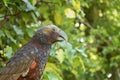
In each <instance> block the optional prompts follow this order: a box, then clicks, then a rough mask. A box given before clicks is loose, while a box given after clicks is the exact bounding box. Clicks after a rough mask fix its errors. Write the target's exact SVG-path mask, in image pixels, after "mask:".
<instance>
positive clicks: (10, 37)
mask: <svg viewBox="0 0 120 80" xmlns="http://www.w3.org/2000/svg"><path fill="white" fill-rule="evenodd" d="M5 34H6V36H7V37H8V38H9V39H10V40H11V41H12V42H14V43H16V40H15V39H14V38H13V37H12V36H11V34H10V32H9V31H7V30H5Z"/></svg>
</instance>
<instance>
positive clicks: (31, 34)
mask: <svg viewBox="0 0 120 80" xmlns="http://www.w3.org/2000/svg"><path fill="white" fill-rule="evenodd" d="M26 31H27V34H28V36H29V37H32V36H33V34H34V30H33V29H32V28H27V29H26Z"/></svg>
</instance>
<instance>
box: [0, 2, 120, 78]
mask: <svg viewBox="0 0 120 80" xmlns="http://www.w3.org/2000/svg"><path fill="white" fill-rule="evenodd" d="M48 24H54V25H56V26H58V27H59V28H60V29H62V30H63V31H64V32H65V33H66V34H67V36H68V41H63V42H58V43H55V44H53V45H52V47H51V50H50V57H49V59H48V62H47V64H46V67H45V70H44V72H43V75H42V78H41V79H42V80H120V1H119V0H1V1H0V71H1V70H2V68H3V67H5V66H6V62H7V61H8V60H9V59H10V58H11V57H12V56H13V55H14V54H15V52H16V51H17V50H19V49H20V48H21V47H22V46H23V45H25V44H26V43H27V42H29V40H30V39H31V37H32V36H33V35H34V33H35V31H37V30H38V29H39V28H41V27H42V26H45V25H48Z"/></svg>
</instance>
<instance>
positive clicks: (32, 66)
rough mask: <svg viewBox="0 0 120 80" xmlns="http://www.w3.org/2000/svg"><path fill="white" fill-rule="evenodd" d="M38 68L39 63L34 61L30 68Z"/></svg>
mask: <svg viewBox="0 0 120 80" xmlns="http://www.w3.org/2000/svg"><path fill="white" fill-rule="evenodd" d="M36 66H37V62H36V61H34V62H33V64H32V65H31V67H30V68H31V69H34V68H36Z"/></svg>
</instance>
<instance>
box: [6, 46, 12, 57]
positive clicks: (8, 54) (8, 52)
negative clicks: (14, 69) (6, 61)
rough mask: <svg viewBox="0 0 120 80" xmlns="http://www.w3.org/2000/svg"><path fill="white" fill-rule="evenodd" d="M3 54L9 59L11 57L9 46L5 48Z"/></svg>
mask: <svg viewBox="0 0 120 80" xmlns="http://www.w3.org/2000/svg"><path fill="white" fill-rule="evenodd" d="M4 52H5V53H6V56H7V57H8V58H10V57H11V56H12V52H13V50H12V48H11V47H10V46H6V48H5V49H4Z"/></svg>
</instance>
